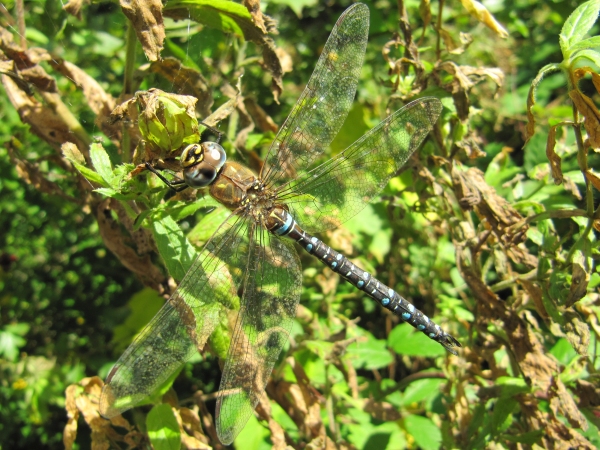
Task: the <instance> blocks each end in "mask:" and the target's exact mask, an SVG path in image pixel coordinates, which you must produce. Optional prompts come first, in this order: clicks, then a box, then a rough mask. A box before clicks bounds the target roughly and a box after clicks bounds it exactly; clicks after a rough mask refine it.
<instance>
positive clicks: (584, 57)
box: [572, 36, 600, 67]
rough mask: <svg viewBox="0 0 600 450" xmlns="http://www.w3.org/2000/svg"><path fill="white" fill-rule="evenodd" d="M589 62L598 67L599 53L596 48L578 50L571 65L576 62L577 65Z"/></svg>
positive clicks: (599, 63) (599, 64)
mask: <svg viewBox="0 0 600 450" xmlns="http://www.w3.org/2000/svg"><path fill="white" fill-rule="evenodd" d="M599 37H600V36H599ZM590 62H591V63H593V64H595V65H596V66H598V67H600V53H598V52H597V51H596V50H589V49H586V50H580V51H578V52H577V54H575V56H574V57H573V61H572V65H575V64H577V65H578V66H583V65H589V63H590Z"/></svg>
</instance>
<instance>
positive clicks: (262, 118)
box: [244, 97, 278, 133]
mask: <svg viewBox="0 0 600 450" xmlns="http://www.w3.org/2000/svg"><path fill="white" fill-rule="evenodd" d="M244 105H245V106H246V111H248V114H249V115H250V117H252V120H253V121H254V123H256V125H258V128H259V129H260V130H261V131H263V132H266V131H271V132H273V133H277V130H278V126H277V124H276V123H275V122H274V121H273V119H272V118H271V116H269V115H268V114H267V112H266V111H265V110H264V109H263V108H261V107H260V105H259V104H258V103H256V100H255V99H254V98H252V97H246V98H244Z"/></svg>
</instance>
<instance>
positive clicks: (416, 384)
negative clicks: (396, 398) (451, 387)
mask: <svg viewBox="0 0 600 450" xmlns="http://www.w3.org/2000/svg"><path fill="white" fill-rule="evenodd" d="M420 373H425V374H426V373H427V372H420ZM445 383H446V381H445V380H441V379H439V378H426V379H423V380H416V381H413V382H412V383H410V384H409V385H408V387H407V388H406V390H405V391H404V393H403V394H402V400H401V405H403V406H409V405H410V404H412V403H419V402H421V401H423V400H425V399H427V398H430V397H435V396H437V395H438V394H439V393H440V387H441V386H442V385H443V384H445Z"/></svg>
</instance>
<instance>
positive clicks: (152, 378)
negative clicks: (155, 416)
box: [100, 216, 244, 418]
mask: <svg viewBox="0 0 600 450" xmlns="http://www.w3.org/2000/svg"><path fill="white" fill-rule="evenodd" d="M243 222H244V220H241V219H240V218H239V217H237V216H236V217H234V216H232V217H230V218H229V219H228V220H227V221H226V222H225V223H223V224H222V225H221V226H220V227H219V230H218V231H217V232H216V233H215V234H214V235H213V237H212V238H211V240H210V241H209V242H208V243H207V244H206V245H205V246H204V249H203V250H202V251H201V252H200V254H199V255H198V258H197V259H196V261H194V263H193V264H192V266H191V267H190V269H189V270H188V272H187V274H186V275H185V277H184V278H183V280H182V281H181V283H180V284H179V287H178V288H177V290H176V291H175V292H174V293H173V295H172V296H171V298H170V299H169V301H168V302H167V303H166V304H165V305H164V306H163V307H162V309H161V310H160V311H159V312H158V313H157V314H156V316H154V318H153V319H152V320H151V321H150V323H149V324H148V325H146V327H145V328H144V329H143V330H142V332H141V333H140V334H139V335H138V336H137V337H136V338H135V340H134V341H133V342H132V343H131V345H130V346H129V347H128V348H127V350H126V351H125V353H123V355H122V356H121V357H120V358H119V360H118V361H117V363H116V364H115V366H114V367H113V369H112V370H111V373H110V375H109V376H108V378H107V380H106V385H105V386H104V388H103V389H102V396H101V398H100V413H101V414H102V415H103V416H104V417H107V418H111V417H114V416H116V415H118V414H121V413H122V412H124V411H126V410H128V409H129V408H132V407H134V406H135V405H137V404H138V403H139V402H141V401H142V400H144V399H145V398H146V397H148V395H150V394H152V393H153V392H154V391H155V390H156V389H157V388H158V387H160V386H161V385H162V384H163V383H164V382H165V381H166V380H167V379H168V378H169V377H170V376H171V375H172V374H173V373H174V372H175V371H176V370H177V369H179V368H180V367H181V365H182V364H183V363H185V362H186V361H187V360H188V359H189V358H190V357H191V356H192V355H193V354H194V353H195V352H196V351H198V350H201V349H202V348H203V347H204V345H205V343H206V340H207V339H208V337H209V336H210V334H211V333H212V332H213V330H214V328H215V326H216V325H217V324H218V323H219V322H220V321H221V320H222V318H223V317H224V313H225V312H226V310H227V308H228V307H229V305H231V303H232V299H235V297H236V296H237V289H236V288H237V286H239V285H240V284H241V282H240V281H241V280H239V278H241V277H240V276H239V275H238V277H237V278H238V279H236V276H235V273H234V272H233V271H230V270H229V267H231V265H232V264H234V265H235V262H236V261H240V260H244V255H242V254H241V251H243V248H242V247H241V246H240V240H241V239H240V234H239V231H240V229H241V228H243V227H244V224H243Z"/></svg>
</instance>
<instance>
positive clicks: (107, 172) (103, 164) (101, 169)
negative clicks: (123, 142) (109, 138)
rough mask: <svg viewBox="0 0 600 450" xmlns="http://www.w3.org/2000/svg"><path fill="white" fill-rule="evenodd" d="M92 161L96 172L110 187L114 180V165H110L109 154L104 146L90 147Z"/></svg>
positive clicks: (93, 145) (94, 145) (95, 145)
mask: <svg viewBox="0 0 600 450" xmlns="http://www.w3.org/2000/svg"><path fill="white" fill-rule="evenodd" d="M90 159H91V160H92V164H93V165H94V169H96V172H98V173H99V174H100V176H101V177H102V179H103V180H104V181H105V182H106V184H108V185H109V186H110V185H111V184H112V180H113V178H114V175H113V172H112V164H111V163H110V158H109V157H108V153H106V150H104V147H103V146H102V144H92V145H90ZM103 184H104V183H103Z"/></svg>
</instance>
